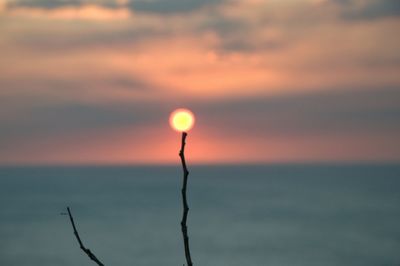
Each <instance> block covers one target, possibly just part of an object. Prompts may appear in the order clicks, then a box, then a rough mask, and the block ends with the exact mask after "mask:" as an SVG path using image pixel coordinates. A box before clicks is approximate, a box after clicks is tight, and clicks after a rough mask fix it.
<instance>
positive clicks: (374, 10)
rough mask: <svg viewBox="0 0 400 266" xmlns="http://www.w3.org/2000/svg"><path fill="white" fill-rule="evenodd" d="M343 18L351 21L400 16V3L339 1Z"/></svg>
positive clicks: (371, 0) (378, 0) (381, 0)
mask: <svg viewBox="0 0 400 266" xmlns="http://www.w3.org/2000/svg"><path fill="white" fill-rule="evenodd" d="M340 3H341V4H342V5H343V7H344V10H343V17H344V18H346V19H351V20H359V19H362V20H371V19H380V18H387V17H398V16H400V2H399V1H397V0H364V1H340Z"/></svg>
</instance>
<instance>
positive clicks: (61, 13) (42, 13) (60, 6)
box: [3, 1, 132, 21]
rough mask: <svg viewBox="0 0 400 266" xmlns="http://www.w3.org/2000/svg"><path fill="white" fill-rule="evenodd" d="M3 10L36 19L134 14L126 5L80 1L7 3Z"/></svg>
mask: <svg viewBox="0 0 400 266" xmlns="http://www.w3.org/2000/svg"><path fill="white" fill-rule="evenodd" d="M3 9H4V10H3V12H4V13H5V14H6V15H8V16H18V17H22V18H36V19H60V20H98V21H103V20H105V21H110V20H124V19H128V18H130V17H131V16H132V12H131V10H130V9H128V8H125V7H107V6H102V5H95V4H82V3H81V2H79V1H61V2H53V1H38V2H31V1H27V2H16V3H12V4H7V5H6V6H5V8H3Z"/></svg>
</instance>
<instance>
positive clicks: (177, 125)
mask: <svg viewBox="0 0 400 266" xmlns="http://www.w3.org/2000/svg"><path fill="white" fill-rule="evenodd" d="M194 122H195V118H194V114H193V113H192V112H191V111H190V110H188V109H185V108H179V109H176V110H175V111H173V112H172V113H171V115H170V116H169V124H170V125H171V127H172V128H173V129H174V130H176V131H179V132H186V131H189V130H190V129H191V128H192V127H193V126H194Z"/></svg>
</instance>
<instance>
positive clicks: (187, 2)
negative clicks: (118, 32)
mask: <svg viewBox="0 0 400 266" xmlns="http://www.w3.org/2000/svg"><path fill="white" fill-rule="evenodd" d="M221 2H223V0H135V1H129V2H128V3H127V6H128V7H130V8H132V9H133V10H134V11H135V12H148V13H159V14H174V13H183V12H191V11H194V10H196V9H199V8H203V7H205V6H210V5H216V4H219V3H221ZM83 4H98V5H102V6H105V7H109V8H116V7H119V6H120V5H118V4H117V2H116V1H95V0H18V1H14V2H12V3H10V5H9V6H10V7H16V6H23V7H40V8H47V9H52V8H58V7H62V6H79V5H83Z"/></svg>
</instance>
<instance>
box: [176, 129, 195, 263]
mask: <svg viewBox="0 0 400 266" xmlns="http://www.w3.org/2000/svg"><path fill="white" fill-rule="evenodd" d="M186 136H187V133H186V132H182V144H181V150H180V151H179V157H181V161H182V168H183V185H182V203H183V216H182V221H181V229H182V235H183V243H184V245H185V257H186V262H187V264H188V266H192V265H193V263H192V259H191V257H190V249H189V236H188V230H187V225H186V221H187V216H188V212H189V207H188V203H187V199H186V187H187V180H188V175H189V171H188V170H187V167H186V162H185V144H186V142H185V141H186Z"/></svg>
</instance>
